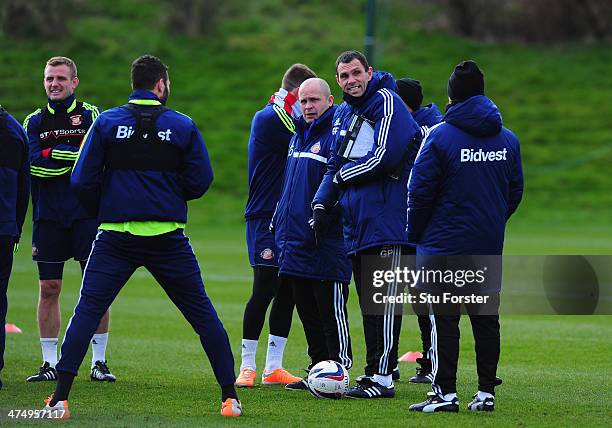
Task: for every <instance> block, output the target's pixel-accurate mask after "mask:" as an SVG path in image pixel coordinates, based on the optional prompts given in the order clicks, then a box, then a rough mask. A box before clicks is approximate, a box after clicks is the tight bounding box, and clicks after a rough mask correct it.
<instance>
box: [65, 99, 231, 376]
mask: <svg viewBox="0 0 612 428" xmlns="http://www.w3.org/2000/svg"><path fill="white" fill-rule="evenodd" d="M130 103H131V104H134V105H136V106H140V108H141V110H140V111H141V112H142V114H143V115H144V114H147V115H148V114H154V111H156V110H163V111H162V112H161V114H159V116H158V117H157V120H156V121H154V123H153V124H152V126H147V127H145V126H144V121H143V122H141V125H142V127H141V128H140V129H139V126H138V122H137V120H136V117H135V116H134V114H133V113H132V112H131V111H130V110H129V108H126V107H125V106H123V107H117V108H113V109H110V110H108V111H106V112H104V113H102V114H101V115H100V116H99V117H98V119H97V120H96V121H95V122H94V124H93V126H92V128H91V129H90V131H89V132H88V134H87V136H86V138H85V142H84V144H83V147H82V150H81V153H80V155H79V158H78V159H77V162H76V165H75V168H74V171H73V173H72V185H73V187H74V188H75V189H76V190H77V194H78V195H79V197H80V198H81V200H82V201H84V202H85V205H86V206H87V207H88V208H89V209H90V210H95V211H97V212H98V219H99V220H100V222H101V223H102V224H101V225H100V229H101V230H100V231H99V232H98V236H97V237H96V240H95V241H94V244H93V248H92V253H91V255H90V258H89V261H88V263H87V267H86V268H85V273H84V276H83V285H82V287H81V296H80V298H79V302H78V304H77V306H76V308H75V310H74V316H73V317H72V319H71V320H70V323H69V325H68V329H67V332H66V335H65V338H64V342H63V344H62V349H61V358H60V361H59V363H58V365H57V369H58V370H59V371H64V372H69V373H74V374H76V373H77V371H78V368H79V366H80V364H81V362H82V360H83V357H84V356H85V353H86V352H87V347H88V343H89V340H90V339H91V337H92V336H93V334H94V332H95V330H96V328H97V326H98V323H99V321H100V319H101V318H102V315H103V314H104V313H105V312H106V310H107V309H108V307H109V306H110V305H111V303H112V302H113V300H114V299H115V297H116V296H117V294H118V293H119V291H120V290H121V288H122V287H123V286H124V285H125V283H126V282H127V280H128V279H129V278H130V276H131V275H132V273H133V272H134V271H135V270H136V269H137V268H138V267H140V266H144V267H145V268H146V269H147V270H148V271H149V272H151V274H152V275H153V277H154V278H155V279H156V280H157V282H158V283H159V284H160V285H161V286H162V287H163V288H164V291H165V292H166V293H167V294H168V296H169V297H170V299H171V300H172V302H173V303H174V304H175V305H176V306H177V307H178V308H179V310H180V311H181V312H182V314H183V315H184V316H185V318H186V319H187V321H188V322H189V323H190V324H191V326H192V327H193V329H194V330H195V331H196V333H197V334H198V335H199V336H200V341H201V343H202V346H203V348H204V350H205V351H206V354H207V355H208V357H209V359H210V362H211V365H212V369H213V371H214V374H215V376H216V378H217V381H218V382H219V384H220V385H222V386H224V385H232V384H233V383H234V380H235V375H234V359H233V356H232V351H231V348H230V345H229V340H228V337H227V333H226V332H225V329H224V328H223V325H222V324H221V321H220V320H219V318H218V316H217V313H216V311H215V309H214V307H213V305H212V303H211V301H210V299H209V298H208V296H207V295H206V292H205V290H204V285H203V282H202V277H201V272H200V268H199V266H198V262H197V260H196V257H195V254H194V253H193V249H192V247H191V245H190V243H189V240H188V238H187V237H186V236H185V234H184V232H183V229H182V228H181V227H180V226H179V225H178V224H176V227H174V230H171V231H167V232H166V233H163V234H157V233H155V232H154V231H153V232H152V233H150V234H147V233H143V234H139V235H135V234H131V233H128V232H118V231H111V230H108V229H109V226H108V225H109V224H111V223H113V224H115V225H120V224H124V225H125V224H126V222H127V223H128V224H130V222H131V223H132V224H133V225H137V224H139V223H140V222H161V223H162V224H165V225H166V226H168V225H170V227H173V226H172V225H173V224H175V223H185V222H186V221H187V201H188V200H190V199H197V198H199V197H201V196H202V195H203V194H204V193H205V192H206V190H207V189H208V187H209V186H210V184H211V182H212V178H213V173H212V168H211V166H210V161H209V158H208V153H207V150H206V147H205V146H204V141H203V140H202V137H201V136H200V132H199V130H198V128H197V127H196V125H195V123H194V122H193V121H192V120H191V119H190V118H189V117H187V116H185V115H183V114H180V113H178V112H176V111H174V110H171V109H166V108H165V107H162V106H161V105H160V104H161V103H160V102H159V100H158V98H157V97H156V96H155V95H154V94H153V93H152V92H150V91H145V90H136V91H134V93H133V94H132V95H131V96H130ZM132 131H133V132H132ZM139 136H141V137H140V138H139ZM134 222H136V223H134ZM105 224H106V225H105ZM141 225H142V224H141ZM134 230H135V229H134ZM149 235H150V236H149Z"/></svg>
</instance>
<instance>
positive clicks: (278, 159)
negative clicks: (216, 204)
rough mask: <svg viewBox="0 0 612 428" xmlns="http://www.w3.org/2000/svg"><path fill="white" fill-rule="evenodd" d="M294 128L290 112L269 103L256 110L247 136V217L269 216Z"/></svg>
mask: <svg viewBox="0 0 612 428" xmlns="http://www.w3.org/2000/svg"><path fill="white" fill-rule="evenodd" d="M294 132H295V125H294V123H293V119H292V118H291V116H290V115H289V114H288V113H287V112H286V111H285V110H283V108H282V107H279V106H278V105H276V104H273V103H269V104H268V105H266V106H265V107H264V108H263V109H261V110H259V111H258V112H257V113H255V116H254V117H253V121H252V122H251V135H250V136H249V144H248V153H249V198H248V200H247V204H246V208H245V210H244V217H245V218H246V219H247V220H250V219H254V218H270V217H272V214H273V213H274V209H275V208H276V203H277V202H278V198H279V197H280V192H281V185H282V183H283V174H284V172H285V163H286V161H287V149H288V147H289V142H290V141H291V138H292V137H293V134H294Z"/></svg>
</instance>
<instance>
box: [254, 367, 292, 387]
mask: <svg viewBox="0 0 612 428" xmlns="http://www.w3.org/2000/svg"><path fill="white" fill-rule="evenodd" d="M301 380H302V378H301V377H297V376H293V375H292V374H291V373H289V372H288V371H287V370H285V369H284V368H282V367H280V368H278V369H276V370H272V373H268V374H266V373H264V374H263V376H262V379H261V383H262V384H264V385H287V384H289V383H294V382H299V381H301Z"/></svg>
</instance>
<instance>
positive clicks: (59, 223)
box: [23, 56, 115, 382]
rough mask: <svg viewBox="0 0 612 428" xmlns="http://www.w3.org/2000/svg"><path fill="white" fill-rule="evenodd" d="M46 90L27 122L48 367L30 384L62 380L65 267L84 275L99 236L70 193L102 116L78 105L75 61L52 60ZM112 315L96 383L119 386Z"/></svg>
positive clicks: (101, 342) (101, 343)
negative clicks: (112, 355)
mask: <svg viewBox="0 0 612 428" xmlns="http://www.w3.org/2000/svg"><path fill="white" fill-rule="evenodd" d="M43 85H44V88H45V92H46V93H47V98H48V101H47V105H46V106H44V107H42V108H39V109H38V110H36V111H34V112H33V113H32V114H30V115H29V116H28V117H26V119H25V121H24V123H23V127H24V128H25V130H26V132H27V134H28V138H29V141H30V174H31V176H32V205H33V208H34V210H33V220H34V226H33V231H32V259H33V260H34V261H36V264H37V266H38V275H39V285H40V296H39V300H38V328H39V333H40V345H41V348H42V354H43V364H42V366H41V367H40V369H39V370H38V372H37V373H35V374H33V375H32V376H29V377H28V378H27V379H26V380H27V381H28V382H39V381H53V380H56V379H57V372H56V371H55V364H56V363H57V341H58V334H59V329H60V321H61V319H60V304H59V296H60V292H61V290H62V276H63V271H64V262H66V261H67V260H68V259H70V258H74V260H76V261H78V262H79V263H80V265H81V271H83V270H84V269H85V264H86V262H87V258H88V256H89V251H90V250H91V243H92V242H93V240H94V238H95V237H96V231H97V229H98V222H97V219H96V214H95V213H90V212H88V211H87V210H86V209H85V208H84V207H83V205H82V204H81V203H80V202H79V201H78V200H77V197H76V195H75V194H74V192H73V191H72V190H71V188H70V172H71V171H72V167H73V165H74V162H75V160H76V158H77V155H78V152H79V147H80V145H81V141H82V140H83V136H84V135H85V133H86V132H87V130H88V129H89V127H90V126H91V124H92V123H93V122H94V120H95V119H96V117H97V116H98V114H99V111H98V108H97V107H96V106H93V105H91V104H88V103H85V102H81V101H77V99H76V97H75V94H74V91H75V89H76V88H77V86H78V85H79V77H78V75H77V68H76V65H75V63H74V61H72V60H71V59H70V58H66V57H62V56H58V57H53V58H51V59H49V60H48V61H47V64H46V65H45V70H44V79H43ZM108 324H109V313H108V312H107V313H106V314H105V315H104V317H103V318H102V320H101V321H100V325H99V326H98V329H97V330H96V334H95V335H94V337H93V338H92V340H91V343H92V346H91V347H92V351H93V352H92V361H91V379H92V380H96V381H108V382H113V381H115V376H114V375H113V374H111V372H110V370H109V369H108V366H107V365H106V343H107V340H108Z"/></svg>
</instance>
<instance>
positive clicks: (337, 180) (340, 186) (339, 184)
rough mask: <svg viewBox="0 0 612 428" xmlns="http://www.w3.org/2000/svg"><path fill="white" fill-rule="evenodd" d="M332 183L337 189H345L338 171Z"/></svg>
mask: <svg viewBox="0 0 612 428" xmlns="http://www.w3.org/2000/svg"><path fill="white" fill-rule="evenodd" d="M332 182H333V183H334V185H335V186H336V187H337V188H338V189H345V188H346V182H345V181H344V180H343V179H342V177H341V176H340V171H338V172H336V175H334V179H333V181H332Z"/></svg>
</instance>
